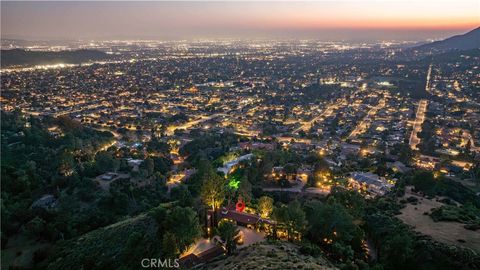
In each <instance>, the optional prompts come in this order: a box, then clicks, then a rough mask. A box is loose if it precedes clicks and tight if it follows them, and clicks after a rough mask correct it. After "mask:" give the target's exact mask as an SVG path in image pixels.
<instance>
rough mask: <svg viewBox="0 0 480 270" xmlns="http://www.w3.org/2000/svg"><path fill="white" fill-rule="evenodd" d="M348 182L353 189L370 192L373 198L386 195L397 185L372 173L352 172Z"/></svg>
mask: <svg viewBox="0 0 480 270" xmlns="http://www.w3.org/2000/svg"><path fill="white" fill-rule="evenodd" d="M348 182H349V185H350V186H351V187H352V188H353V189H355V190H362V191H365V192H368V193H369V194H371V195H373V196H377V195H380V196H383V195H385V193H387V192H388V191H390V189H391V188H392V187H393V186H394V184H395V183H394V182H393V181H389V180H387V179H386V178H385V177H380V176H378V175H376V174H374V173H370V172H352V173H351V175H350V178H349V179H348Z"/></svg>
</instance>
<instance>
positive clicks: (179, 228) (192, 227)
mask: <svg viewBox="0 0 480 270" xmlns="http://www.w3.org/2000/svg"><path fill="white" fill-rule="evenodd" d="M166 222H167V229H168V230H169V231H170V232H172V233H173V234H174V235H175V238H176V239H177V244H178V249H179V251H180V252H183V251H184V250H185V249H186V248H187V247H188V246H189V245H190V244H191V243H193V241H194V240H195V239H196V238H197V237H199V236H200V234H201V230H200V224H199V222H198V216H197V213H195V211H193V210H192V208H190V207H179V206H177V207H175V208H173V210H172V212H171V213H170V214H169V215H167V221H166Z"/></svg>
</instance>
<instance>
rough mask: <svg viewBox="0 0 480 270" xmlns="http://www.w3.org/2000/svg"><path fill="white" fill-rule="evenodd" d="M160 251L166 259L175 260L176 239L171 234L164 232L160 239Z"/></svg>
mask: <svg viewBox="0 0 480 270" xmlns="http://www.w3.org/2000/svg"><path fill="white" fill-rule="evenodd" d="M162 249H163V252H164V254H165V256H166V257H167V258H175V257H176V256H177V254H178V247H177V239H176V238H175V235H174V234H173V233H171V232H166V233H165V234H164V235H163V239H162Z"/></svg>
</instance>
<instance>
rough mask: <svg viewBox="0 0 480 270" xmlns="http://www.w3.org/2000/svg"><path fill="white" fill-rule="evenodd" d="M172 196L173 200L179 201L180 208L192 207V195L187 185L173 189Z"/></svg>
mask: <svg viewBox="0 0 480 270" xmlns="http://www.w3.org/2000/svg"><path fill="white" fill-rule="evenodd" d="M170 196H171V198H172V199H173V200H176V201H178V204H179V205H180V206H183V207H185V206H191V205H192V202H193V198H192V195H191V194H190V191H188V188H187V187H186V186H185V185H180V186H176V187H174V188H172V190H171V191H170Z"/></svg>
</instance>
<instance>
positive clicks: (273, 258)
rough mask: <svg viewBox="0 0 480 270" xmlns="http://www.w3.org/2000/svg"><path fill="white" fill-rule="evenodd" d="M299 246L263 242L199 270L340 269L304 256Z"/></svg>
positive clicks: (323, 261)
mask: <svg viewBox="0 0 480 270" xmlns="http://www.w3.org/2000/svg"><path fill="white" fill-rule="evenodd" d="M298 249H299V248H298V246H296V245H294V244H291V243H288V242H277V243H274V244H270V243H266V242H262V243H257V244H254V245H252V246H250V247H247V248H244V249H242V250H240V251H238V254H236V255H233V256H229V257H227V258H220V259H218V260H215V261H213V262H210V263H207V264H205V265H203V266H201V267H199V269H202V270H207V269H208V270H210V269H218V270H221V269H230V270H242V269H245V270H251V269H272V270H273V269H275V270H277V269H278V270H282V269H288V270H290V269H322V270H329V269H338V268H336V267H335V266H334V265H333V264H332V263H330V262H329V261H328V260H327V259H325V258H323V257H312V256H308V255H302V254H301V253H300V252H299V250H298Z"/></svg>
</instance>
